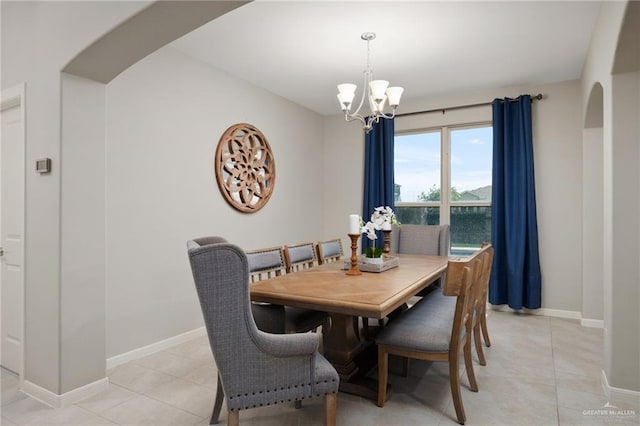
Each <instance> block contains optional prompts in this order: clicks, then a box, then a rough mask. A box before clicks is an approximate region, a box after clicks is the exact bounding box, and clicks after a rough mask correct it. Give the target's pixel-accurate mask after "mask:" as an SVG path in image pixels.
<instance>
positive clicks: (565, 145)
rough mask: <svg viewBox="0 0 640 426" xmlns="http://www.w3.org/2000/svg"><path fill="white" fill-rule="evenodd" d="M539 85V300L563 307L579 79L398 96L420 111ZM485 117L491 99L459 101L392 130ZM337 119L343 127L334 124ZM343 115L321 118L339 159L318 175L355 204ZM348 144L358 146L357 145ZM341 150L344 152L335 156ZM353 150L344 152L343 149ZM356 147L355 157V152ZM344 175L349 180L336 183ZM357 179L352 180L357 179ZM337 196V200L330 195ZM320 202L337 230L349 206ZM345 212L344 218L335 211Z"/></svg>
mask: <svg viewBox="0 0 640 426" xmlns="http://www.w3.org/2000/svg"><path fill="white" fill-rule="evenodd" d="M524 93H530V94H536V93H544V95H545V99H544V100H542V101H535V102H534V104H533V143H534V161H535V173H536V197H537V208H538V233H539V235H538V237H539V250H540V263H541V269H542V277H543V283H542V307H543V308H547V309H557V310H564V311H573V312H579V311H580V310H581V303H582V302H581V288H582V283H581V281H582V279H581V272H580V271H581V270H582V263H581V249H582V240H581V235H582V223H581V220H580V210H581V204H582V200H581V193H582V183H581V179H580V177H581V175H582V163H581V161H582V157H581V156H582V154H581V151H582V148H581V145H582V127H581V108H580V84H579V82H578V81H568V82H561V83H556V84H549V85H544V86H534V87H521V88H504V89H500V90H494V91H486V92H479V93H475V94H470V95H461V96H455V97H453V96H452V97H450V98H440V99H429V100H424V101H422V102H413V103H407V104H403V105H402V106H401V108H400V109H401V111H400V112H412V111H422V110H429V109H434V108H442V107H447V106H455V105H465V104H475V103H481V102H487V101H491V100H493V99H494V98H496V97H505V96H509V97H516V96H518V95H520V94H524ZM487 120H489V121H490V120H491V107H490V106H487V107H481V108H473V109H464V110H456V111H451V112H447V113H446V114H445V115H443V114H442V113H439V112H438V113H431V114H425V115H419V116H410V117H400V118H398V119H397V120H396V126H395V127H396V131H398V130H407V129H411V128H427V127H430V126H435V125H442V124H456V123H467V122H477V121H487ZM340 126H342V127H340ZM353 127H358V126H357V125H355V124H352V123H345V122H344V119H342V118H341V117H340V116H333V117H328V118H326V119H325V134H326V137H325V141H324V143H325V162H326V164H327V167H329V166H328V165H329V164H331V163H330V161H331V162H335V161H340V163H339V164H340V165H341V167H337V169H338V173H339V174H338V175H336V176H329V175H328V176H327V177H325V182H326V183H325V184H326V185H330V186H329V188H327V189H326V191H327V197H329V193H330V192H332V193H334V194H335V195H333V197H334V198H335V199H336V200H337V201H343V200H349V201H348V205H349V209H351V210H353V211H354V212H360V211H361V209H362V194H361V188H362V175H363V170H364V169H363V156H364V150H363V149H362V130H360V131H359V132H357V131H355V130H353ZM354 147H358V150H356V149H355V148H354ZM337 152H340V153H342V155H344V156H345V158H344V160H341V159H338V160H336V157H335V155H336V154H335V153H337ZM347 155H349V156H354V157H351V158H347V157H346V156H347ZM355 155H357V157H356V156H355ZM345 182H347V183H348V186H346V187H345V186H344V185H339V184H340V183H343V184H344V183H345ZM356 184H357V185H359V186H357V187H356ZM336 204H337V203H336ZM335 209H336V208H335V205H334V204H332V203H330V202H329V203H327V204H326V205H325V216H326V217H327V221H325V234H328V235H331V234H335V235H344V233H345V229H346V217H347V216H346V215H347V214H348V211H346V209H345V208H342V207H340V208H339V213H338V214H336V212H335ZM342 217H344V220H342V219H341V218H342Z"/></svg>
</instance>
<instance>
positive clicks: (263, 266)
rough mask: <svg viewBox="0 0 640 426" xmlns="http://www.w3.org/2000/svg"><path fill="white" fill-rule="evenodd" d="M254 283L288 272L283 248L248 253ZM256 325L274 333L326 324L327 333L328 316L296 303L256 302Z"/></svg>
mask: <svg viewBox="0 0 640 426" xmlns="http://www.w3.org/2000/svg"><path fill="white" fill-rule="evenodd" d="M246 254H247V261H248V262H249V274H250V277H251V282H252V283H253V282H258V281H262V280H263V279H270V278H273V277H277V276H280V275H282V274H284V273H286V270H287V269H288V268H287V264H286V261H285V259H286V256H285V251H284V248H283V247H269V248H263V249H256V250H249V251H247V252H246ZM252 309H253V312H254V316H255V317H256V324H258V328H259V329H261V330H262V331H268V332H271V333H305V332H307V331H311V330H314V331H317V329H318V328H319V327H321V326H322V327H324V328H323V332H324V333H326V329H327V326H328V321H329V320H328V319H329V316H328V314H327V313H326V312H320V311H315V310H313V309H303V308H296V307H293V306H282V305H273V304H270V303H256V302H253V305H252Z"/></svg>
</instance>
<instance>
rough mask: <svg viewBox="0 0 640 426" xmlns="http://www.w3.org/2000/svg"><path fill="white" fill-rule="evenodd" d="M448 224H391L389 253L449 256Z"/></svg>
mask: <svg viewBox="0 0 640 426" xmlns="http://www.w3.org/2000/svg"><path fill="white" fill-rule="evenodd" d="M450 248H451V242H450V236H449V225H402V226H393V228H392V232H391V247H390V251H391V253H405V254H427V255H435V256H449V250H450Z"/></svg>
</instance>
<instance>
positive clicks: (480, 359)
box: [473, 319, 487, 365]
mask: <svg viewBox="0 0 640 426" xmlns="http://www.w3.org/2000/svg"><path fill="white" fill-rule="evenodd" d="M480 339H481V338H480V319H478V322H477V323H476V325H475V327H473V342H474V343H475V346H476V353H477V354H478V362H479V363H480V365H487V360H486V359H485V357H484V351H483V350H482V340H480Z"/></svg>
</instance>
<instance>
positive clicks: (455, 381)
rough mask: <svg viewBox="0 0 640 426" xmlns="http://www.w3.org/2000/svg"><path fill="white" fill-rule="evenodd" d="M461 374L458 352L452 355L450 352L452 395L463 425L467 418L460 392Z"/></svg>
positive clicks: (457, 415) (459, 421)
mask: <svg viewBox="0 0 640 426" xmlns="http://www.w3.org/2000/svg"><path fill="white" fill-rule="evenodd" d="M458 374H460V373H459V371H458V354H455V356H452V355H451V354H449V382H450V384H451V396H452V398H453V406H454V407H455V409H456V417H457V418H458V423H460V424H461V425H463V424H464V422H465V421H466V420H467V417H466V415H465V414H464V406H463V405H462V393H461V392H460V376H459V375H458Z"/></svg>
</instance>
